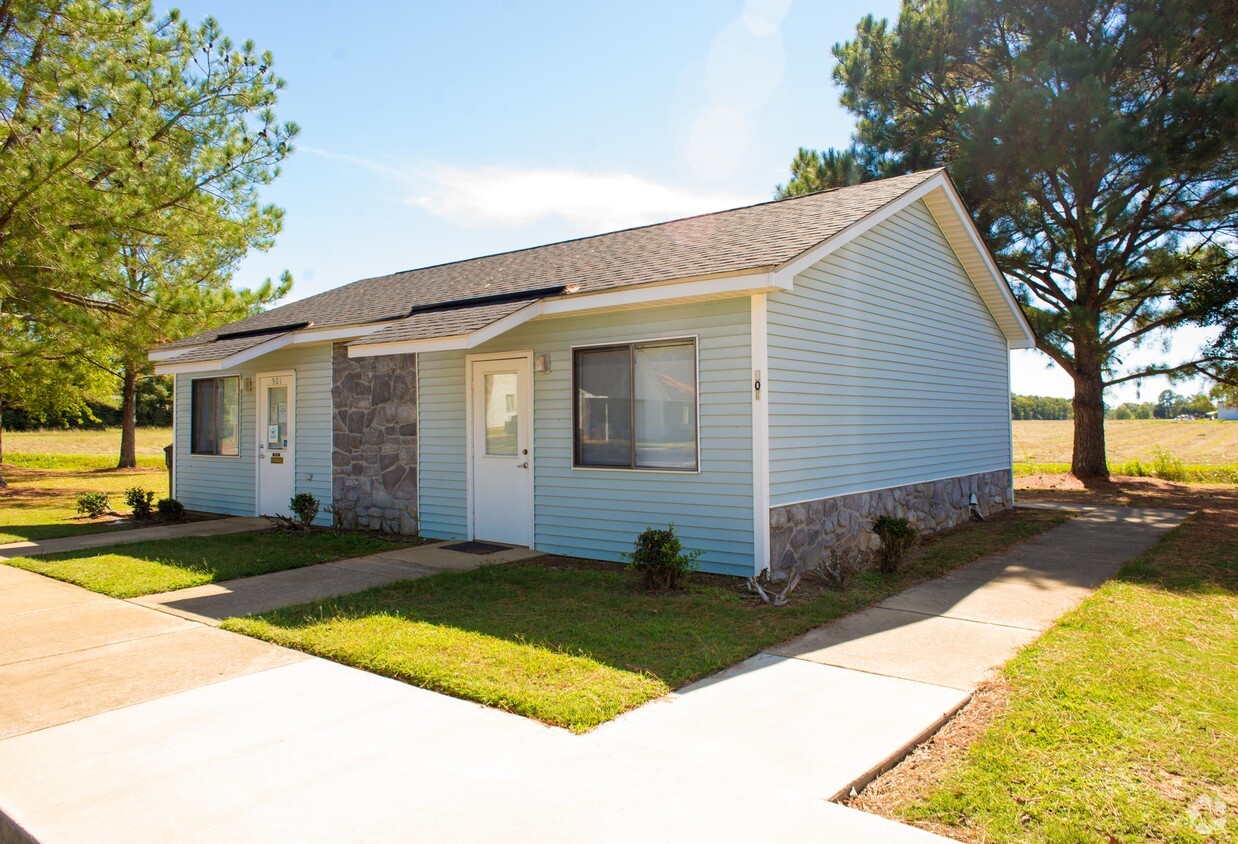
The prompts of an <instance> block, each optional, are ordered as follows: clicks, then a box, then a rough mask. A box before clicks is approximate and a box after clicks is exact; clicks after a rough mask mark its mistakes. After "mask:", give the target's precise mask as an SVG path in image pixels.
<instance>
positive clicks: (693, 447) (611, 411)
mask: <svg viewBox="0 0 1238 844" xmlns="http://www.w3.org/2000/svg"><path fill="white" fill-rule="evenodd" d="M573 370H574V372H573V375H574V379H575V415H576V436H575V439H576V442H575V457H576V465H577V466H596V467H613V468H619V469H671V470H688V471H692V470H695V469H696V468H697V456H696V455H697V431H696V417H697V407H696V343H695V342H694V341H692V340H670V341H658V342H652V343H637V344H630V345H623V346H607V347H604V348H595V349H577V350H576V353H575V356H574V361H573Z"/></svg>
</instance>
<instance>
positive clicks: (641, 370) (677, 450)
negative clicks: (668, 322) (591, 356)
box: [633, 343, 696, 469]
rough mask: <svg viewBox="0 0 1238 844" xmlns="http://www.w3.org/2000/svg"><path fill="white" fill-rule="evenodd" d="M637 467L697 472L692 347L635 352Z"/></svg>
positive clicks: (681, 345) (641, 348)
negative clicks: (694, 470)
mask: <svg viewBox="0 0 1238 844" xmlns="http://www.w3.org/2000/svg"><path fill="white" fill-rule="evenodd" d="M633 367H634V370H635V373H636V409H635V412H634V413H635V417H636V465H637V467H639V468H645V469H695V468H696V349H695V348H694V347H693V345H692V344H691V343H676V344H673V345H666V346H637V347H636V350H635V354H634V357H633Z"/></svg>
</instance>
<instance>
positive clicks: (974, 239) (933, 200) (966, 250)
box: [772, 170, 1036, 349]
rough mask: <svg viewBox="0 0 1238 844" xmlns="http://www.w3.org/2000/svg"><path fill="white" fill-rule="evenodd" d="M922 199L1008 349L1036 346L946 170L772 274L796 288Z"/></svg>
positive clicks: (781, 285) (782, 283) (779, 283)
mask: <svg viewBox="0 0 1238 844" xmlns="http://www.w3.org/2000/svg"><path fill="white" fill-rule="evenodd" d="M919 200H924V202H925V204H926V205H927V206H928V208H929V210H930V211H931V212H932V214H933V216H934V217H935V218H936V220H937V224H938V227H939V228H940V229H941V231H942V234H943V235H945V237H946V240H947V241H948V242H949V244H950V248H951V249H952V250H954V253H955V256H956V257H957V258H958V259H959V263H960V264H962V266H963V269H964V271H965V272H966V273H967V274H968V276H969V277H970V278H971V280H972V283H973V284H974V285H975V286H976V290H977V291H978V292H979V293H980V297H981V298H982V299H983V300H984V303H985V306H986V307H987V308H988V309H989V313H990V314H992V316H993V319H994V321H995V322H996V323H997V326H998V328H1000V329H1001V331H1002V334H1003V335H1005V337H1006V344H1007V346H1008V347H1009V348H1011V349H1032V348H1035V347H1036V335H1035V334H1034V333H1033V332H1032V327H1031V325H1029V324H1028V322H1027V318H1026V317H1025V316H1024V315H1023V310H1022V309H1021V308H1020V307H1019V303H1018V302H1017V301H1015V298H1014V293H1012V292H1011V290H1010V285H1009V284H1007V283H1006V279H1005V277H1004V276H1003V275H1002V274H1001V271H1000V270H998V268H997V264H996V263H995V262H994V261H993V256H992V255H991V254H990V253H989V250H988V247H987V246H985V245H984V241H983V240H982V239H981V237H980V232H979V231H978V230H977V229H976V224H975V223H974V222H973V221H972V218H971V215H970V214H968V213H967V209H966V208H965V207H964V205H963V200H962V198H961V197H960V196H959V194H958V191H957V190H956V189H955V187H954V183H953V182H951V181H950V177H949V176H948V175H947V174H946V171H945V170H942V171H940V172H938V173H936V174H934V175H933V176H930V177H929V178H928V179H925V180H924V181H923V182H921V183H920V184H918V185H916V186H915V187H914V188H912V189H911V190H909V191H907V192H906V193H904V194H902V195H901V196H899V197H897V198H895V199H892V200H891V201H890V202H888V203H886V204H885V205H883V206H881V207H880V208H878V209H876V210H875V211H872V212H871V213H869V214H867V215H866V216H864V217H862V218H861V219H859V220H856V221H855V222H854V223H852V224H851V225H849V226H847V227H846V228H845V229H843V230H842V231H840V232H838V233H836V234H834V235H831V236H830V237H828V238H826V239H825V240H823V241H821V242H820V243H818V244H817V245H816V246H813V247H812V248H810V249H807V250H805V251H804V252H801V253H800V254H799V255H797V256H795V257H794V258H792V259H791V260H790V261H787V262H786V263H785V264H783V265H781V266H780V267H777V268H775V270H774V271H773V273H772V276H773V279H774V282H775V285H776V286H777V287H779V288H786V289H790V287H791V286H793V285H794V283H795V277H796V276H797V275H799V274H800V273H802V272H804V270H806V269H808V268H809V267H811V266H813V265H814V264H816V263H817V262H818V261H820V260H821V259H823V258H825V257H826V256H827V255H829V254H831V253H832V252H836V251H837V250H839V249H841V248H842V247H844V246H846V245H847V244H848V243H851V242H852V241H853V240H855V239H857V238H859V237H861V236H863V235H864V234H866V233H867V232H869V231H871V230H872V229H873V228H875V227H876V226H878V225H880V224H881V223H883V222H885V221H886V220H888V219H890V218H891V217H893V216H894V215H895V214H897V213H899V212H900V211H902V210H903V209H904V208H906V207H907V206H909V205H911V204H912V203H913V202H917V201H919Z"/></svg>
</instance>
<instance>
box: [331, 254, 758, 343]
mask: <svg viewBox="0 0 1238 844" xmlns="http://www.w3.org/2000/svg"><path fill="white" fill-rule="evenodd" d="M778 289H779V288H778V287H776V286H775V285H774V283H773V279H772V277H771V275H770V273H768V272H765V271H758V272H749V273H740V274H736V275H728V276H721V277H714V278H704V279H696V280H693V281H678V282H671V283H669V284H649V285H644V286H641V287H625V288H622V289H619V290H608V291H605V292H602V293H568V294H565V295H563V296H558V297H555V298H553V299H540V300H538V301H536V302H532V303H530V304H529V305H528V306H526V307H523V308H521V309H520V310H518V311H516V312H515V313H512V314H508V315H507V316H505V317H503V318H502V319H499V320H495V321H494V322H492V323H490V324H489V325H487V326H484V327H482V328H479V329H477V330H476V331H474V332H472V333H471V334H460V335H456V336H453V337H432V338H428V339H425V340H394V341H392V342H390V343H367V344H364V345H360V346H349V347H348V356H349V357H350V358H367V357H377V356H378V355H406V354H416V353H417V352H446V351H456V350H459V349H473V348H476V347H477V346H480V345H481V344H482V343H486V342H489V341H490V340H493V339H494V338H495V337H498V336H500V335H502V334H505V333H507V332H508V331H511V330H512V329H513V328H515V327H516V326H518V325H523V324H524V323H526V322H528V321H529V320H531V319H534V318H536V317H539V316H561V315H564V314H574V313H582V312H586V311H596V310H606V309H610V308H621V307H625V306H630V305H648V304H657V303H659V302H669V301H674V300H677V299H689V298H711V297H719V296H751V295H752V294H754V293H769V292H774V291H776V290H778Z"/></svg>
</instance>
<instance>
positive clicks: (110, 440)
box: [4, 428, 172, 466]
mask: <svg viewBox="0 0 1238 844" xmlns="http://www.w3.org/2000/svg"><path fill="white" fill-rule="evenodd" d="M170 442H172V429H171V428H138V429H137V436H136V447H137V453H138V454H139V455H143V454H145V455H149V456H155V457H158V458H159V459H160V460H162V459H163V447H164V446H165V445H167V444H168V443H170ZM11 453H12V454H18V453H22V454H90V455H96V456H110V457H111V458H112V465H113V466H114V465H116V458H117V457H118V456H119V455H120V429H119V428H104V429H102V430H98V431H84V430H76V429H75V430H60V431H58V430H48V431H5V432H4V460H5V462H6V463H7V462H10V456H11ZM161 465H162V464H161Z"/></svg>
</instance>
